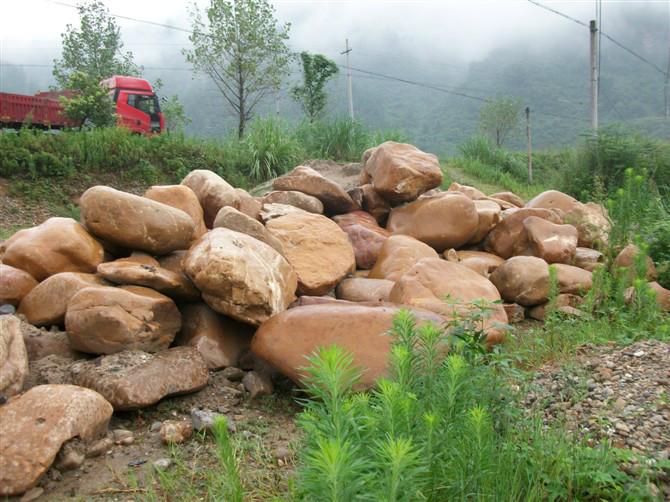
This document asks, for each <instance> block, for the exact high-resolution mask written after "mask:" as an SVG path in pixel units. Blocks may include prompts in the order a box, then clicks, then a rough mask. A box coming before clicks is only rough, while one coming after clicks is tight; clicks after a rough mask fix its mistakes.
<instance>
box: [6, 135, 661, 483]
mask: <svg viewBox="0 0 670 502" xmlns="http://www.w3.org/2000/svg"><path fill="white" fill-rule="evenodd" d="M442 182H443V178H442V171H441V169H440V165H439V162H438V159H437V157H435V156H434V155H431V154H428V153H425V152H422V151H421V150H419V149H417V148H415V147H414V146H412V145H407V144H400V143H395V142H386V143H383V144H382V145H380V146H378V147H376V148H373V149H370V150H368V151H366V152H365V154H364V156H363V159H362V164H361V173H360V180H359V183H358V184H357V186H354V187H352V188H349V189H348V190H345V187H343V186H341V185H340V184H338V183H337V182H335V181H333V180H331V179H328V178H326V177H324V176H322V175H321V174H320V173H319V172H318V171H316V170H314V169H313V168H311V167H308V166H298V167H296V168H295V169H293V170H292V171H291V172H289V173H288V174H286V175H284V176H282V177H280V178H278V179H276V180H274V182H273V184H272V188H273V190H272V191H271V192H269V193H266V194H265V195H262V196H252V195H250V194H249V193H248V192H246V191H245V190H242V189H239V188H234V187H232V186H231V185H229V184H228V183H227V182H226V181H225V180H224V179H222V178H221V177H220V176H218V175H217V174H216V173H214V172H211V171H206V170H195V171H192V172H191V173H190V174H188V175H187V176H186V177H185V178H184V180H183V181H182V182H181V184H180V185H171V186H154V187H151V188H150V189H149V190H147V191H146V193H144V195H143V196H138V195H134V194H130V193H126V192H122V191H119V190H115V189H113V188H110V187H105V186H95V187H93V188H90V189H88V190H87V191H86V192H85V193H84V194H83V195H82V197H81V199H80V202H79V206H80V211H81V221H80V222H78V221H75V220H73V219H71V218H50V219H48V220H47V221H45V222H44V223H42V224H41V225H38V226H36V227H33V228H29V229H25V230H20V231H18V232H17V233H15V234H14V235H13V236H12V237H10V238H9V239H7V240H6V241H5V242H3V243H1V244H0V261H1V263H0V304H4V305H2V306H1V307H0V309H2V310H3V312H5V313H7V314H8V315H3V316H0V396H2V397H1V399H2V402H3V403H5V404H2V405H1V406H0V495H13V494H17V493H22V492H24V491H25V490H27V489H29V488H30V487H32V486H34V485H35V483H36V482H37V480H38V479H39V477H40V476H41V475H42V474H43V473H44V472H45V471H46V470H47V469H48V468H49V466H50V465H51V463H52V462H53V461H54V458H55V457H56V455H57V454H58V452H59V449H60V448H61V446H62V445H63V443H65V442H66V441H68V440H70V439H71V438H74V437H78V438H80V439H82V440H92V439H94V438H96V437H98V436H100V435H101V434H104V433H105V432H106V428H107V423H108V421H109V419H110V417H111V415H112V412H113V411H114V410H132V409H137V408H141V407H146V406H150V405H153V404H155V403H156V402H158V401H159V400H160V399H162V398H164V397H166V396H172V395H177V394H183V393H188V392H194V391H197V390H199V389H201V388H203V387H204V386H206V385H207V383H208V379H209V374H210V372H211V371H217V370H221V369H224V368H230V367H239V368H242V369H245V370H251V373H248V374H247V376H246V377H245V378H244V382H245V383H246V382H249V385H250V386H254V385H256V386H257V387H258V386H259V388H262V389H265V390H267V389H269V388H270V385H269V381H268V378H267V377H268V375H269V374H270V373H272V372H276V371H278V372H280V373H282V374H284V375H286V376H288V377H289V378H291V379H293V380H295V381H296V382H299V381H300V378H301V374H302V373H301V371H302V368H304V366H305V365H306V363H307V361H306V356H309V355H311V354H312V353H313V352H314V351H315V350H316V349H317V348H318V347H320V346H328V345H332V344H338V345H340V346H342V347H343V348H345V349H346V350H347V351H349V352H350V353H352V354H353V357H354V362H355V364H357V365H358V366H359V367H361V368H362V369H363V370H364V372H363V376H362V379H361V381H360V386H361V388H366V387H369V386H371V385H372V384H373V383H374V381H375V380H376V379H377V378H378V377H379V376H380V375H382V374H384V373H385V371H386V368H387V360H388V353H389V347H390V344H391V338H390V337H389V336H388V335H387V332H388V330H389V329H390V328H391V326H392V321H393V317H394V315H395V314H396V313H397V312H398V311H399V310H400V309H402V308H405V309H410V310H412V311H413V312H414V314H415V317H416V319H417V322H418V323H424V322H433V323H436V324H445V323H449V322H450V321H453V320H454V319H458V318H459V317H460V316H463V315H467V313H468V312H469V311H470V310H471V309H472V308H473V307H472V302H474V301H480V300H486V301H488V302H490V315H489V316H488V318H487V319H486V320H485V330H486V334H487V343H488V344H489V345H491V344H495V343H499V342H501V341H503V340H504V336H505V329H506V327H508V324H509V323H512V322H518V321H519V320H522V319H524V318H525V317H527V316H529V317H533V318H536V319H542V318H543V317H544V315H545V310H546V304H547V300H548V296H549V294H550V272H549V265H550V264H553V265H554V266H555V267H556V270H557V279H558V286H559V289H560V294H559V296H558V299H557V300H556V305H557V308H560V309H562V310H563V311H564V312H566V313H568V314H571V315H579V312H580V311H579V302H580V299H581V295H583V294H584V293H585V292H587V291H588V290H589V289H590V288H591V273H592V271H593V270H594V269H595V268H596V267H599V266H601V265H602V262H603V255H602V254H601V253H600V252H599V251H598V250H597V248H598V247H599V246H601V245H603V244H604V243H606V242H607V236H608V231H609V226H610V223H609V220H608V218H607V215H606V213H605V211H604V209H603V208H602V207H601V206H599V205H597V204H592V203H589V204H583V203H581V202H579V201H577V200H575V199H574V198H572V197H570V196H568V195H566V194H563V193H560V192H557V191H548V192H544V193H542V194H540V195H538V196H537V197H535V198H533V199H532V200H531V201H529V202H527V203H524V201H523V200H521V198H519V197H518V196H517V195H515V194H513V193H510V192H501V193H496V194H492V195H485V194H484V193H482V192H481V191H479V190H477V189H476V188H473V187H469V186H463V185H459V184H458V183H453V184H452V185H451V186H450V187H449V188H448V189H447V190H442V189H440V188H439V187H440V186H441V185H442ZM634 255H635V249H634V248H627V249H626V250H624V251H623V252H622V255H621V257H620V259H618V262H617V264H618V265H620V266H628V267H631V266H632V262H633V256H634ZM649 274H650V277H649V278H650V280H653V264H651V266H650V267H649ZM652 286H653V287H654V288H655V290H656V291H657V299H658V301H659V303H661V304H662V306H663V307H664V308H666V309H667V308H668V304H669V303H670V292H669V291H667V290H665V289H663V288H661V286H659V285H658V284H657V283H652ZM445 298H448V299H449V301H445ZM14 311H16V312H15V313H16V315H12V314H14ZM47 328H50V330H48V329H47ZM254 382H256V384H254ZM251 392H252V394H254V393H256V392H254V391H253V390H251ZM36 452H38V453H36Z"/></svg>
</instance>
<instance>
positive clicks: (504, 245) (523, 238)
mask: <svg viewBox="0 0 670 502" xmlns="http://www.w3.org/2000/svg"><path fill="white" fill-rule="evenodd" d="M530 216H537V217H539V218H543V219H545V220H547V221H550V222H552V223H556V224H561V223H563V220H562V219H561V217H560V216H559V215H558V214H557V213H556V212H555V211H553V210H551V209H526V208H523V209H508V210H506V211H503V212H502V221H501V222H500V223H498V224H497V225H496V226H495V227H494V228H493V229H492V230H491V231H490V232H489V235H488V236H487V237H486V240H485V241H484V247H485V249H486V250H487V251H490V252H491V253H493V254H497V255H498V256H500V257H502V258H505V259H507V258H511V257H512V256H514V255H518V254H524V253H526V252H527V251H526V250H527V248H528V236H527V234H526V227H524V224H523V222H524V220H525V219H526V218H528V217H530Z"/></svg>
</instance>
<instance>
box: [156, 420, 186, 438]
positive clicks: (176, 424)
mask: <svg viewBox="0 0 670 502" xmlns="http://www.w3.org/2000/svg"><path fill="white" fill-rule="evenodd" d="M160 435H161V440H162V441H163V443H164V444H181V443H183V442H184V441H186V440H187V439H189V438H190V437H191V436H192V435H193V424H192V423H191V421H190V420H166V421H165V422H163V425H161V429H160Z"/></svg>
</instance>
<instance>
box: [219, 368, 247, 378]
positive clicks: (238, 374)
mask: <svg viewBox="0 0 670 502" xmlns="http://www.w3.org/2000/svg"><path fill="white" fill-rule="evenodd" d="M221 373H222V374H223V376H224V377H225V378H227V379H228V380H230V381H231V382H240V381H242V378H244V370H241V369H240V368H235V367H234V366H228V367H227V368H224V369H223V370H222V371H221Z"/></svg>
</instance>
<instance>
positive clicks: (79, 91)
mask: <svg viewBox="0 0 670 502" xmlns="http://www.w3.org/2000/svg"><path fill="white" fill-rule="evenodd" d="M66 87H67V89H68V90H71V91H73V93H74V95H73V96H72V97H69V98H68V97H64V96H61V97H60V98H59V99H60V102H61V105H62V106H63V109H64V110H65V114H66V115H67V117H68V118H69V119H70V120H73V121H75V122H77V123H79V124H81V126H91V127H106V126H111V125H114V122H115V115H114V109H115V108H114V103H113V102H112V100H111V99H109V89H105V88H104V87H102V86H101V85H100V80H99V79H98V78H97V77H95V76H91V75H89V74H87V73H84V72H81V71H74V72H72V73H70V74H69V75H68V77H67V83H66Z"/></svg>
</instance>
